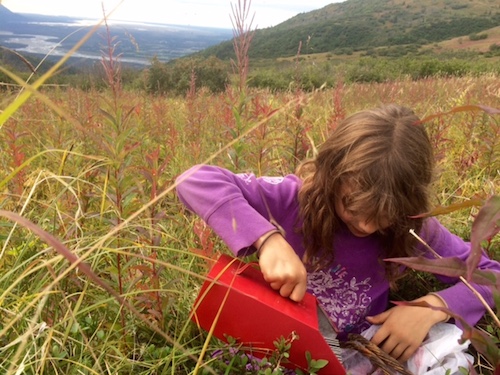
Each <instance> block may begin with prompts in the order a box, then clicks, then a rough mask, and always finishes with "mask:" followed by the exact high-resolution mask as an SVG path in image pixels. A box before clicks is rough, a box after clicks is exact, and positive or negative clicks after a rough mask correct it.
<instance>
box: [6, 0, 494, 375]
mask: <svg viewBox="0 0 500 375" xmlns="http://www.w3.org/2000/svg"><path fill="white" fill-rule="evenodd" d="M238 6H239V7H234V8H233V9H235V11H236V12H238V9H240V10H244V11H243V13H240V15H242V17H240V19H239V21H238V22H239V23H235V24H236V25H239V26H236V27H239V28H240V30H247V31H250V29H249V28H247V27H246V26H245V25H246V24H245V22H246V18H245V17H246V16H244V15H247V16H248V15H249V14H250V13H249V12H248V9H249V6H250V2H248V3H242V2H240V3H238ZM102 24H104V25H105V19H103V21H102ZM89 32H90V33H94V32H99V31H98V28H97V27H96V28H93V29H92V30H90V31H89ZM245 35H252V34H251V32H250V33H243V37H244V36H245ZM102 36H103V41H104V45H105V46H106V47H103V57H102V60H101V62H102V70H103V76H104V77H105V79H106V85H107V89H106V90H97V89H93V88H90V89H89V90H87V91H82V90H78V89H75V88H72V87H44V83H45V82H46V81H47V80H49V79H50V77H51V76H52V75H55V74H57V71H58V69H60V68H61V67H62V66H63V65H64V63H65V61H67V59H68V58H69V55H68V56H65V57H64V58H62V59H61V60H60V61H59V63H57V64H56V65H55V66H54V67H53V68H52V69H50V70H49V71H48V73H47V74H45V75H42V76H40V77H37V76H36V75H35V76H34V77H33V80H32V83H31V84H29V83H26V82H24V81H23V80H22V79H21V78H20V77H18V76H17V75H16V74H14V73H12V72H10V71H8V70H7V69H5V68H4V67H1V66H0V70H1V71H2V73H5V74H8V75H9V77H11V78H12V79H13V80H14V81H15V82H17V83H18V84H19V85H20V88H19V90H16V89H14V88H11V89H10V90H11V91H10V92H8V93H6V95H5V96H3V98H4V99H2V101H1V102H0V149H1V150H2V152H1V153H0V166H2V168H1V169H0V270H1V272H0V310H1V312H2V314H1V318H0V372H1V373H5V374H18V373H24V374H46V373H47V374H48V373H50V374H53V373H64V374H129V373H137V374H144V375H150V374H151V375H152V374H191V373H192V374H196V373H206V374H220V373H221V371H223V372H222V373H225V374H241V373H243V372H241V371H242V368H243V367H245V371H248V372H247V373H249V374H273V373H274V374H281V373H287V371H289V370H287V369H285V367H284V365H285V364H286V360H287V353H288V350H289V347H290V345H293V344H294V340H300V337H298V338H297V337H294V336H293V335H292V333H290V335H291V336H289V337H281V338H276V351H275V352H273V353H269V355H268V356H266V357H265V358H266V359H265V360H257V359H256V358H254V357H252V356H248V354H247V353H248V350H245V349H247V348H243V347H241V344H239V343H238V342H236V341H235V340H234V339H231V338H229V343H223V342H221V341H219V340H217V339H215V338H213V337H211V335H210V334H209V333H206V332H201V331H199V330H198V328H197V327H196V326H195V325H194V324H193V323H192V322H191V320H190V312H191V307H192V304H193V302H194V299H195V297H196V295H197V292H198V290H199V287H200V285H201V283H202V282H203V280H204V277H203V275H205V274H206V271H207V268H208V267H210V265H211V264H212V263H211V259H213V258H215V257H216V256H217V255H218V254H219V253H221V252H225V251H227V250H226V248H225V247H224V245H223V244H222V243H221V242H220V240H218V239H217V238H216V237H215V236H214V235H213V233H212V232H211V231H210V230H209V229H207V228H206V227H204V225H203V223H200V222H199V221H197V220H195V219H194V218H193V217H192V216H190V215H188V214H187V213H186V212H185V211H183V209H181V206H180V205H179V203H178V202H177V200H176V198H175V194H174V189H175V186H173V183H172V181H174V180H175V177H176V176H177V175H178V174H179V173H180V172H181V171H184V170H186V169H187V168H188V167H189V166H191V165H193V164H197V163H216V164H219V165H221V166H225V167H228V168H233V169H234V170H238V171H249V170H251V171H254V172H255V173H258V174H268V175H281V174H284V173H292V172H293V171H294V169H295V166H296V165H297V162H298V161H299V160H301V159H303V158H304V157H306V156H312V155H313V154H314V150H315V146H316V145H318V144H320V143H321V142H322V141H323V140H324V139H326V137H327V135H328V133H329V131H330V130H331V129H332V128H334V127H335V126H336V124H337V122H338V121H340V120H341V119H342V118H343V117H344V116H345V115H346V114H348V113H352V112H355V111H357V110H359V109H363V108H367V107H374V106H376V105H378V104H379V103H380V102H384V103H389V102H395V103H403V104H405V105H407V106H408V107H412V108H413V109H414V110H415V111H416V112H417V113H419V114H421V115H422V116H421V117H422V118H424V119H425V126H426V127H427V129H428V131H429V134H430V135H431V138H432V141H433V144H434V148H435V151H436V152H435V153H436V157H437V164H438V172H439V174H438V178H437V179H436V181H435V186H434V192H435V206H436V209H435V210H433V211H432V212H430V213H427V214H428V215H440V219H441V220H442V221H443V222H444V223H445V224H446V225H447V226H448V227H449V228H450V229H451V230H452V231H454V232H456V233H457V234H459V235H461V236H463V237H466V238H470V239H471V241H472V242H473V244H474V248H475V249H476V250H477V249H478V246H479V245H481V246H482V247H483V248H485V249H486V251H488V252H489V254H490V256H492V257H493V258H496V259H498V258H499V257H500V255H499V252H500V249H499V240H498V236H497V233H498V227H499V211H500V207H499V206H500V204H499V198H498V186H499V181H500V176H499V174H498V171H499V169H500V158H499V155H500V149H499V148H500V146H499V145H500V129H499V114H498V108H500V95H499V93H500V80H499V79H498V77H495V76H481V77H467V76H466V77H461V78H439V79H438V78H436V79H425V80H419V81H413V80H409V79H405V78H402V79H401V80H397V81H394V82H385V83H377V84H375V83H369V84H361V83H359V84H358V83H354V84H344V83H342V82H339V83H338V84H337V85H336V86H335V88H333V89H323V90H318V91H315V92H312V93H306V92H304V91H303V90H300V89H298V88H297V87H298V85H295V84H294V85H291V88H290V90H288V91H284V92H270V91H268V90H255V89H250V88H248V87H247V86H246V79H247V78H244V79H243V78H242V77H247V76H246V75H245V73H244V72H243V71H239V70H238V69H236V70H235V71H233V74H234V81H235V82H237V84H230V85H228V87H227V89H226V91H225V92H222V93H217V94H212V93H210V92H209V91H207V90H204V89H203V88H201V89H197V88H196V87H197V86H196V85H195V84H194V83H195V80H196V76H195V75H193V76H192V77H191V79H192V81H193V82H192V84H191V85H190V90H189V92H187V93H186V95H185V97H169V96H164V95H155V96H153V95H149V94H146V93H144V92H142V91H127V90H125V89H124V88H123V87H122V85H121V79H120V77H121V65H120V56H119V55H116V46H117V43H119V42H120V41H117V40H115V39H114V37H113V36H112V29H111V28H109V27H105V30H104V32H103V34H102ZM84 42H85V38H84V39H83V40H82V41H81V42H80V43H79V44H77V45H75V48H74V49H73V51H72V52H71V53H73V52H74V51H76V50H77V49H78V47H79V45H81V44H82V43H84ZM245 48H246V49H245ZM245 48H241V49H240V51H243V52H242V53H243V54H242V55H241V56H240V57H239V60H238V59H237V61H244V59H245V58H247V57H248V56H247V55H246V56H245V54H246V52H244V51H248V48H247V47H245ZM298 63H300V64H307V62H304V61H300V62H298ZM241 66H242V67H245V66H247V65H245V64H242V65H241ZM297 72H298V73H297V80H298V79H299V78H300V72H301V70H300V69H298V70H297ZM242 84H243V85H244V86H243V87H242V86H241V85H242ZM5 98H7V99H5ZM476 254H477V252H474V253H473V255H472V256H471V259H470V260H469V261H467V262H466V263H465V264H458V263H456V262H453V261H449V260H440V259H436V260H435V261H432V262H424V261H423V260H422V259H391V260H388V261H395V262H400V263H401V264H405V265H406V266H408V267H410V268H414V269H416V270H418V273H415V274H410V275H409V276H408V277H410V278H411V277H415V280H416V281H414V280H412V282H413V283H414V285H418V286H419V288H420V290H421V291H423V292H424V293H425V292H426V291H427V288H432V287H433V286H432V283H424V282H422V280H425V281H427V279H426V278H425V277H424V276H422V275H426V273H427V272H429V271H432V272H438V271H439V272H440V273H444V274H447V275H454V276H458V277H462V278H463V279H464V282H469V281H471V280H472V281H474V282H479V283H483V284H486V285H490V286H491V287H492V288H494V289H495V291H498V285H499V283H498V280H497V279H496V278H495V277H493V275H490V274H483V273H481V272H479V271H477V270H475V265H474V261H475V259H476V258H475V256H476ZM402 297H403V298H402V300H404V299H405V298H404V296H402ZM498 300H500V298H498V297H497V301H498ZM455 319H460V317H458V316H456V317H455ZM292 338H293V339H292ZM464 338H469V339H471V342H472V344H473V348H474V350H475V351H476V352H477V361H476V362H477V363H476V365H475V367H474V368H471V369H464V373H467V372H470V373H479V374H488V373H494V372H495V371H498V370H497V369H498V367H499V363H500V359H499V358H500V355H499V353H498V340H499V338H500V327H499V325H498V317H497V316H495V313H494V312H491V313H490V314H488V315H487V316H486V317H485V318H484V320H483V321H482V322H481V324H480V325H479V326H478V327H466V328H465V329H464ZM313 349H314V348H311V353H313ZM311 353H309V354H308V353H304V355H306V356H308V357H307V358H308V361H309V364H310V368H309V369H308V372H309V373H310V374H314V373H315V372H317V371H318V370H319V369H321V367H322V365H323V363H322V362H321V358H314V357H313V355H312V354H311ZM247 365H251V366H248V367H247ZM294 371H295V370H294ZM296 372H297V373H299V370H297V371H296Z"/></svg>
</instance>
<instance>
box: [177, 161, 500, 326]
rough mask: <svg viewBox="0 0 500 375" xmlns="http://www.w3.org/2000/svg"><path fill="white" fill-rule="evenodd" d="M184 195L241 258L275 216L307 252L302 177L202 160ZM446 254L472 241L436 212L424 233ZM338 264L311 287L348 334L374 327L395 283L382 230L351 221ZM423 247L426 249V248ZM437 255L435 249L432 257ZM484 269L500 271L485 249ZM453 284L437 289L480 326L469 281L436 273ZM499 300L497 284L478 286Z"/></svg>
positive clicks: (342, 235)
mask: <svg viewBox="0 0 500 375" xmlns="http://www.w3.org/2000/svg"><path fill="white" fill-rule="evenodd" d="M177 184H178V185H177V194H178V196H179V198H180V200H181V201H182V202H183V203H184V204H185V205H186V207H187V208H188V209H189V210H191V211H193V212H195V213H196V214H198V215H199V216H200V217H201V218H202V219H203V220H204V221H205V222H206V223H207V224H208V225H209V226H210V227H211V228H212V229H213V230H214V231H215V232H216V233H217V234H218V235H219V236H220V237H221V239H222V240H223V241H224V242H225V243H226V244H227V246H228V247H229V249H230V250H231V251H232V252H233V253H234V254H235V255H236V256H244V255H247V254H250V253H251V252H252V251H254V249H253V248H252V244H253V243H254V242H255V241H256V240H257V239H258V238H259V237H261V236H262V235H263V234H265V233H267V232H269V231H270V230H273V229H275V226H274V225H273V224H272V223H271V222H270V219H271V218H273V219H274V220H275V221H276V222H277V223H278V224H279V225H280V227H281V228H282V229H284V231H285V238H286V240H287V241H288V243H289V244H290V245H291V246H292V247H293V249H294V250H295V252H296V253H297V255H298V256H299V257H302V256H303V255H304V251H305V249H304V245H303V238H302V235H301V234H300V233H298V232H297V230H296V228H297V226H298V225H300V222H299V204H298V200H297V193H298V190H299V188H300V186H301V180H300V179H299V178H298V177H297V176H295V175H287V176H285V177H260V178H257V177H256V176H255V175H253V174H247V173H244V174H234V173H232V172H230V171H228V170H226V169H222V168H219V167H215V166H208V165H196V166H194V167H192V168H191V169H189V170H188V171H186V172H184V173H183V174H182V175H181V176H179V177H178V179H177ZM420 236H421V237H422V238H423V239H424V241H425V242H426V243H427V244H429V245H430V247H431V248H432V249H434V251H436V252H437V253H438V254H439V255H440V256H442V257H458V258H460V259H462V260H465V259H466V258H467V256H468V255H469V253H470V244H469V243H468V242H465V241H463V240H462V239H461V238H459V237H457V236H455V235H453V234H452V233H450V232H449V231H448V230H447V229H446V228H445V227H443V226H442V225H441V224H440V223H439V221H438V220H437V219H435V218H429V219H426V221H425V223H424V227H423V229H422V231H421V233H420ZM333 248H334V249H335V262H334V264H333V266H332V267H330V268H328V269H323V270H320V271H318V272H310V273H309V274H308V281H307V283H308V291H309V292H310V293H312V294H313V295H315V296H316V298H317V299H318V301H319V302H320V303H321V304H322V306H323V308H324V310H325V311H326V312H327V313H328V314H329V315H330V318H331V319H332V321H333V322H334V323H335V324H336V325H337V327H338V328H339V330H341V331H343V332H361V331H362V330H364V329H365V328H367V327H368V326H369V323H368V322H367V321H366V320H365V317H366V316H371V315H376V314H379V313H381V312H383V311H385V310H386V309H387V306H388V298H389V283H388V281H387V279H386V278H385V272H384V266H383V264H382V263H381V261H380V259H381V257H382V255H383V250H382V246H381V243H380V242H379V238H378V235H377V234H376V233H375V234H372V235H370V236H367V237H356V236H354V235H353V234H352V233H351V232H350V231H349V230H348V229H347V228H346V227H345V228H341V229H340V230H339V231H338V233H336V234H335V239H334V243H333ZM419 250H421V251H423V252H425V251H426V249H425V248H424V247H421V248H420V249H419ZM428 256H429V257H433V256H432V255H430V254H429V255H428ZM479 268H480V269H488V270H493V271H498V272H500V264H499V263H498V262H495V261H493V260H490V259H488V258H487V257H486V255H485V254H483V256H482V258H481V261H480V263H479ZM437 277H438V278H439V279H440V280H441V281H443V282H445V283H448V284H451V285H450V287H448V288H447V289H444V290H442V291H439V292H438V293H437V294H438V295H439V296H440V297H441V298H442V299H443V300H444V301H445V302H446V303H447V305H448V308H449V309H450V310H451V311H453V312H454V313H456V314H458V315H460V316H461V317H462V318H464V319H465V320H466V321H467V322H468V323H469V324H471V325H474V324H476V323H477V321H478V320H479V319H480V318H481V317H482V316H483V315H484V313H485V308H484V306H483V305H482V303H481V302H480V301H479V300H478V298H477V297H476V296H474V295H473V293H472V292H471V291H470V290H469V289H468V288H467V286H465V285H464V284H463V283H461V282H458V280H456V279H451V278H446V277H440V276H437ZM474 287H475V288H476V289H477V290H478V292H479V293H480V294H481V295H482V296H483V297H484V298H485V300H486V301H487V302H488V304H489V305H490V306H493V297H492V292H491V290H490V289H489V288H488V287H486V286H480V285H474Z"/></svg>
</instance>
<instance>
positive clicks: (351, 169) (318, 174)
mask: <svg viewBox="0 0 500 375" xmlns="http://www.w3.org/2000/svg"><path fill="white" fill-rule="evenodd" d="M432 172H433V154H432V148H431V144H430V142H429V138H428V136H427V133H426V132H425V129H424V127H423V126H422V124H421V123H420V119H419V118H418V117H417V116H416V115H415V114H414V113H413V111H411V110H410V109H408V108H406V107H401V106H397V105H387V106H383V107H380V108H376V109H372V110H366V111H361V112H358V113H356V114H354V115H352V116H350V117H348V118H346V119H345V120H344V121H342V122H341V123H340V124H338V126H337V127H336V128H335V129H334V130H333V132H332V133H331V135H330V136H329V138H328V139H327V140H326V141H325V142H324V143H323V144H322V145H321V147H320V149H319V152H318V155H317V157H316V158H315V159H312V160H307V161H305V162H304V163H302V164H301V165H300V166H299V169H298V170H297V174H298V175H299V176H300V177H301V178H302V179H303V186H302V188H301V190H300V192H299V204H300V214H301V219H302V221H303V225H302V228H301V231H302V233H303V235H304V241H305V244H304V245H305V248H306V253H305V256H304V261H305V263H306V264H307V265H308V266H309V267H310V268H312V269H318V268H321V267H324V266H327V265H329V264H331V262H333V260H334V258H335V249H334V248H333V249H332V247H333V243H334V242H333V240H334V236H335V233H336V231H337V230H338V228H339V224H340V219H339V218H338V216H337V214H336V213H335V199H339V198H340V199H342V202H343V203H344V205H347V206H348V207H346V208H348V209H349V210H350V211H352V212H354V213H360V214H362V215H363V217H367V218H369V219H370V220H376V221H378V222H379V223H382V222H389V223H390V226H389V227H388V228H386V229H384V231H383V233H380V238H381V240H382V241H383V246H384V249H385V252H384V254H383V256H384V257H404V256H409V255H411V254H412V251H413V250H412V249H413V247H414V239H413V237H412V236H411V235H410V234H409V229H414V230H416V231H417V232H418V231H419V230H420V228H421V227H422V223H423V219H416V218H411V216H414V215H417V214H419V213H422V212H426V211H428V209H429V206H430V204H429V198H428V196H429V194H428V189H429V186H430V183H431V180H432ZM344 183H347V184H348V186H349V187H350V188H351V190H352V193H351V194H349V196H348V197H339V194H340V187H341V185H342V184H344ZM398 269H399V268H398V267H397V266H396V265H393V266H391V265H389V264H387V265H386V275H387V277H388V279H389V281H391V283H392V282H394V281H395V280H396V278H397V277H398V276H399V272H398Z"/></svg>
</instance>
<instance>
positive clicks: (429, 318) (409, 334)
mask: <svg viewBox="0 0 500 375" xmlns="http://www.w3.org/2000/svg"><path fill="white" fill-rule="evenodd" d="M420 301H425V302H427V303H429V304H430V305H432V306H438V307H446V305H445V303H444V302H443V301H442V300H441V298H439V297H438V296H436V295H432V294H429V295H427V296H425V297H422V298H419V299H416V300H415V302H420ZM446 319H448V315H447V314H446V313H444V312H443V311H438V310H432V309H430V308H427V307H419V306H395V307H393V308H391V309H389V310H387V311H385V312H383V313H382V314H379V315H376V316H372V317H367V320H368V321H369V322H370V323H372V324H379V325H381V327H380V329H379V330H378V331H377V333H375V335H374V336H373V338H372V340H371V341H372V342H373V343H374V344H375V345H378V346H379V347H380V348H382V350H383V351H385V352H386V353H388V354H389V355H391V356H392V357H394V358H395V359H397V360H398V361H400V362H405V361H406V360H408V358H410V356H411V355H412V354H413V353H415V351H416V350H417V349H418V347H419V346H420V345H421V344H422V342H423V341H424V340H425V337H426V336H427V333H428V332H429V330H430V329H431V327H432V326H433V325H434V324H436V323H439V322H442V321H445V320H446Z"/></svg>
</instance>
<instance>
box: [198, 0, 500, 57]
mask: <svg viewBox="0 0 500 375" xmlns="http://www.w3.org/2000/svg"><path fill="white" fill-rule="evenodd" d="M499 25H500V5H499V4H496V3H495V2H494V1H493V0H486V1H485V2H482V3H479V4H478V3H477V2H471V1H469V0H453V1H451V0H347V1H345V2H342V3H334V4H330V5H327V6H325V7H323V8H321V9H318V10H313V11H311V12H307V13H300V14H298V15H296V16H295V17H292V18H290V19H289V20H287V21H285V22H282V23H281V24H279V25H276V26H274V27H271V28H266V29H261V30H256V31H255V35H254V38H253V40H252V47H251V50H250V52H249V54H250V56H251V57H253V58H278V57H289V56H294V55H296V54H297V51H298V49H299V46H300V45H301V46H302V53H304V54H310V53H324V52H332V53H342V52H343V51H344V50H352V51H361V50H369V49H372V48H375V47H382V46H399V45H401V46H403V45H408V44H415V45H424V44H430V43H438V42H442V41H444V40H448V39H452V38H456V37H463V36H467V35H470V34H473V33H479V32H482V31H484V30H488V29H491V28H494V27H496V26H499ZM201 53H202V54H203V55H215V56H217V57H219V58H221V59H228V58H231V57H232V54H233V52H232V45H231V43H229V42H225V43H221V44H219V45H217V46H213V47H209V48H208V49H207V50H204V51H202V52H201Z"/></svg>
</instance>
